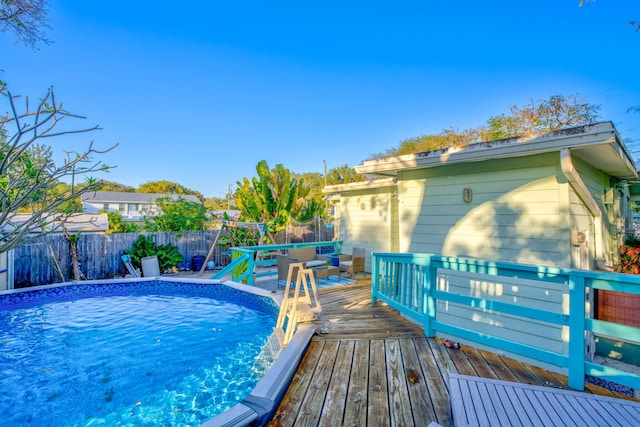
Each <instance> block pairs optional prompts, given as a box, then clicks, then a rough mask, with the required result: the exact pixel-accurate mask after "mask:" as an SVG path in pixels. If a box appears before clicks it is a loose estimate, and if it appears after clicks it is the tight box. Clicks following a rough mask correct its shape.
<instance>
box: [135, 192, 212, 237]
mask: <svg viewBox="0 0 640 427" xmlns="http://www.w3.org/2000/svg"><path fill="white" fill-rule="evenodd" d="M156 203H157V204H158V207H159V208H160V210H161V211H162V214H160V215H158V216H156V217H153V218H148V219H146V220H145V225H144V229H145V230H146V231H177V232H182V231H198V230H202V229H203V228H204V223H205V222H206V220H207V208H205V207H204V205H203V204H201V203H195V202H189V201H188V200H185V199H183V198H181V197H179V198H178V199H173V198H169V197H163V198H160V199H158V200H156Z"/></svg>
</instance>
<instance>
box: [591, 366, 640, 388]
mask: <svg viewBox="0 0 640 427" xmlns="http://www.w3.org/2000/svg"><path fill="white" fill-rule="evenodd" d="M585 366H586V373H587V375H591V376H593V377H598V378H602V379H605V380H607V381H611V382H614V383H618V384H622V385H626V386H627V387H631V388H633V389H636V390H640V377H639V376H638V375H633V374H630V373H629V372H625V371H621V370H619V369H616V368H611V367H609V366H603V365H599V364H597V363H591V362H586V363H585Z"/></svg>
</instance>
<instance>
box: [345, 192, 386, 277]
mask: <svg viewBox="0 0 640 427" xmlns="http://www.w3.org/2000/svg"><path fill="white" fill-rule="evenodd" d="M394 191H395V188H393V187H384V188H374V189H366V190H353V191H345V192H342V193H341V196H340V203H339V206H340V225H339V227H340V239H341V240H342V241H343V243H342V252H343V253H351V249H352V248H353V247H354V246H356V247H364V248H365V249H366V251H367V257H366V264H365V270H366V271H371V257H370V254H371V252H391V251H393V250H394V247H393V244H392V242H393V237H392V236H393V233H392V231H391V229H392V224H394V223H396V224H397V219H394V215H393V211H394V209H393V203H394V201H393V200H392V199H393V197H394V196H393V192H394Z"/></svg>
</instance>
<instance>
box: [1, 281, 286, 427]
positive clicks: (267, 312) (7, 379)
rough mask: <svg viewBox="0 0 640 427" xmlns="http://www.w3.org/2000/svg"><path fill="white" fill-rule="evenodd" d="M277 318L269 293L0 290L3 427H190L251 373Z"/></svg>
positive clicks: (226, 400) (238, 393) (247, 388)
mask: <svg viewBox="0 0 640 427" xmlns="http://www.w3.org/2000/svg"><path fill="white" fill-rule="evenodd" d="M277 311H278V306H277V305H276V304H275V302H274V301H273V300H272V299H271V298H269V297H266V296H259V295H254V294H251V293H246V292H242V291H240V290H237V289H234V288H230V287H227V286H224V285H221V284H211V283H207V284H203V283H181V282H167V281H158V280H153V281H142V282H129V281H127V282H120V283H108V284H90V285H88V284H73V285H65V286H59V287H49V288H46V289H37V290H32V291H26V292H15V293H6V294H2V295H0V420H2V425H3V426H93V425H108V426H114V425H127V426H129V425H140V426H160V425H162V426H186V425H198V424H201V423H203V422H205V421H207V420H208V419H210V418H212V417H214V416H216V415H218V414H220V413H221V412H223V411H225V410H227V409H228V408H230V407H232V406H234V405H235V404H237V403H238V402H240V401H241V400H242V399H243V398H244V397H245V396H246V395H247V394H248V393H250V392H251V390H252V389H253V388H254V387H255V386H256V384H257V383H258V381H259V380H260V379H261V378H262V376H263V375H264V373H265V371H266V370H267V369H268V367H269V362H270V360H268V359H269V358H268V357H265V356H264V355H261V349H262V347H263V346H264V344H265V342H266V341H267V338H268V337H269V335H270V334H271V332H272V330H273V327H274V325H275V321H276V317H277Z"/></svg>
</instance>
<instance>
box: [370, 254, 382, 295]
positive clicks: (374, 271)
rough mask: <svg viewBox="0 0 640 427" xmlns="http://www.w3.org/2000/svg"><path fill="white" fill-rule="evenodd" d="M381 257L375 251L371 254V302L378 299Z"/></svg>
mask: <svg viewBox="0 0 640 427" xmlns="http://www.w3.org/2000/svg"><path fill="white" fill-rule="evenodd" d="M378 264H379V258H378V256H377V255H376V254H375V253H372V254H371V302H376V301H378V281H379V280H380V274H378V273H379V268H378Z"/></svg>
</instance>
